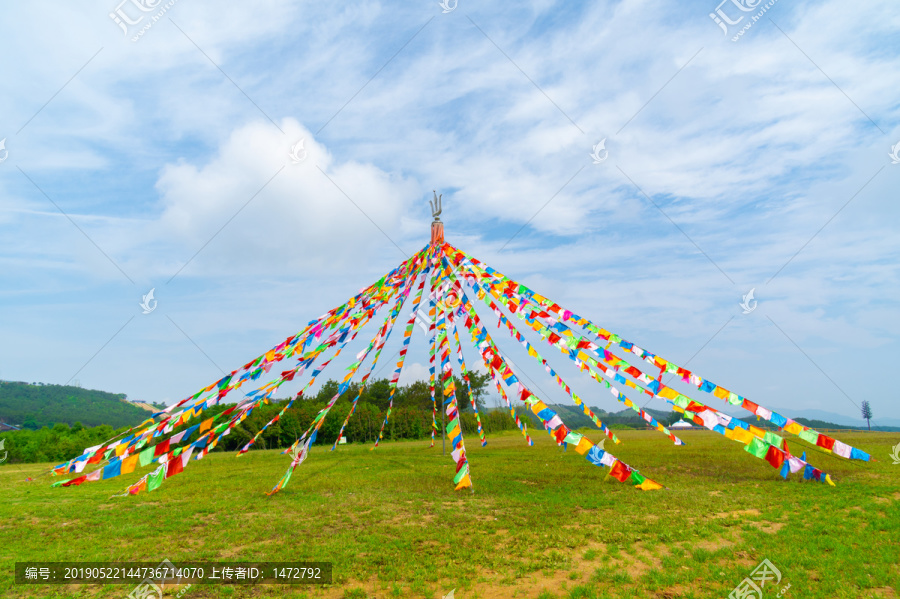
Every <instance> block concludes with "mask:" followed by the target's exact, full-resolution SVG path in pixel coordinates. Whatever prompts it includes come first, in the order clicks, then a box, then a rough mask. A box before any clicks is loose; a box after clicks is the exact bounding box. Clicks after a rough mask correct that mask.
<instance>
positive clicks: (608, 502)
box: [0, 431, 900, 599]
mask: <svg viewBox="0 0 900 599" xmlns="http://www.w3.org/2000/svg"><path fill="white" fill-rule="evenodd" d="M534 433H535V446H534V447H533V448H529V447H526V446H525V444H524V441H523V440H522V438H521V437H520V436H518V434H517V433H516V434H512V433H510V434H506V435H500V436H494V437H490V438H489V439H488V447H487V448H482V447H479V446H477V444H475V443H473V439H472V438H470V439H469V440H468V443H469V460H470V464H471V467H472V475H473V481H474V485H475V493H474V494H472V493H470V492H468V491H464V492H454V491H453V486H452V483H451V479H452V472H453V466H452V463H451V460H450V457H449V456H446V457H443V456H441V450H440V444H438V445H437V447H435V448H433V449H430V448H429V447H428V442H427V441H425V442H407V443H388V444H383V445H381V446H380V447H379V448H378V449H377V450H376V451H374V452H372V451H369V447H370V446H361V445H347V446H341V447H340V448H339V449H338V450H337V451H335V452H333V453H332V452H330V451H328V448H324V447H316V448H314V449H313V451H312V453H311V455H310V458H309V460H308V461H307V462H306V463H304V464H303V465H301V466H300V467H299V468H298V469H297V471H296V472H295V473H294V477H293V478H292V480H291V482H290V484H289V486H288V487H287V488H286V489H285V490H284V491H282V492H281V493H279V494H277V495H275V496H273V497H267V496H266V495H265V494H264V492H265V491H268V490H269V489H270V488H271V487H272V486H273V485H274V484H275V482H276V481H277V480H278V478H279V477H280V476H281V475H282V474H283V472H284V470H285V469H286V467H287V465H288V462H289V460H288V458H286V457H285V456H281V455H279V454H278V453H277V452H275V451H254V452H250V453H249V454H247V455H245V456H243V457H240V458H235V457H234V454H213V455H211V456H209V457H208V458H206V459H204V460H202V461H200V462H192V463H191V465H190V467H189V468H187V469H186V470H185V472H184V473H183V474H181V475H179V476H177V477H175V478H173V479H171V480H169V481H166V483H165V484H164V485H163V486H162V487H161V488H160V489H159V490H157V491H154V492H152V493H142V494H141V495H139V496H137V497H127V498H115V499H110V495H112V494H114V493H120V492H122V490H124V488H125V487H126V486H127V485H128V484H130V483H131V482H133V481H134V480H136V479H137V478H138V477H139V476H140V474H138V473H134V474H131V475H127V476H123V477H120V478H118V479H113V480H111V481H106V482H98V483H90V484H86V485H83V486H81V487H76V488H68V489H64V488H56V489H51V488H50V487H49V482H50V481H49V480H48V479H47V478H46V477H44V478H41V479H39V480H38V481H37V482H25V480H24V479H25V477H26V476H34V475H35V474H36V473H38V472H40V471H41V470H42V469H43V468H44V467H45V465H38V464H27V465H18V464H13V465H9V464H7V465H3V466H0V493H2V500H0V561H2V570H0V596H2V597H125V596H126V595H127V594H128V593H129V592H130V591H131V588H132V587H130V586H126V585H116V586H113V585H107V586H94V585H84V586H74V585H72V586H50V585H47V586H30V585H16V584H15V583H14V576H13V568H14V564H15V562H16V561H29V560H31V561H38V560H41V561H75V560H79V561H113V560H115V561H152V562H159V561H161V560H163V559H166V558H167V559H169V560H171V561H173V562H175V563H178V561H179V560H185V561H187V560H193V561H207V560H209V561H213V560H220V559H230V560H261V559H265V560H270V561H299V560H314V561H329V562H332V563H333V564H334V583H333V584H332V585H328V586H325V587H300V586H294V587H290V586H275V585H268V586H257V587H250V586H237V585H222V586H211V585H197V586H194V587H192V588H190V589H187V591H186V592H184V594H183V595H182V596H183V597H185V598H188V599H193V598H200V597H229V598H235V599H237V598H241V597H281V596H286V597H298V598H299V597H309V598H313V597H329V598H347V599H363V598H368V597H378V598H387V597H428V598H434V597H438V598H440V597H442V596H444V594H446V593H448V592H449V591H450V590H451V589H456V591H455V597H456V598H457V599H470V598H476V597H480V598H485V599H487V598H507V597H522V598H539V599H548V598H572V599H579V598H581V599H591V598H605V597H661V598H663V597H664V598H672V597H684V598H689V597H719V598H722V597H727V596H728V594H729V592H730V591H731V590H732V589H733V588H734V587H735V586H737V585H738V584H739V583H740V582H741V581H742V580H743V579H744V578H745V577H747V576H749V575H750V573H751V571H752V570H753V569H754V568H755V567H756V566H757V564H759V563H760V562H761V561H762V560H763V559H768V560H769V561H770V562H771V563H772V564H774V565H775V566H776V567H777V568H778V569H779V570H780V571H781V574H782V580H781V582H780V584H779V585H777V586H773V584H774V583H770V584H769V585H767V586H766V587H765V589H764V595H763V596H764V597H770V598H774V597H792V598H796V599H801V598H802V599H808V598H816V597H822V598H828V599H834V598H841V597H897V596H898V589H900V465H893V464H892V461H891V459H890V457H889V454H890V452H891V447H892V446H893V445H895V444H896V443H898V442H900V434H897V433H868V434H867V433H847V434H844V435H838V437H839V438H841V440H843V441H845V442H848V443H851V444H853V445H857V446H858V447H860V448H861V449H864V450H865V451H868V452H869V453H870V454H871V455H872V456H874V457H875V458H876V459H877V460H878V461H877V462H874V463H869V464H864V463H859V462H852V463H851V462H848V461H847V460H842V459H840V458H836V457H833V456H831V455H827V454H823V453H821V452H819V451H818V450H816V449H815V448H810V447H808V446H807V447H805V449H806V450H807V451H808V452H809V456H810V461H811V462H812V463H813V464H814V465H816V466H818V467H820V468H822V469H823V470H825V471H826V472H829V473H831V475H832V477H833V478H834V479H835V481H836V482H837V487H830V486H828V485H826V484H823V483H814V482H800V480H799V478H798V476H797V475H793V476H792V477H791V480H789V481H784V480H783V479H781V478H780V477H779V476H778V475H777V472H776V471H775V470H774V469H773V468H771V467H770V466H769V465H768V464H767V463H765V462H764V461H762V460H758V459H756V458H754V457H752V456H750V455H748V454H747V453H745V452H744V451H742V449H741V446H740V445H738V444H737V443H734V442H731V441H728V440H727V439H724V438H722V437H721V436H719V435H716V434H714V433H711V432H707V431H691V432H687V433H684V435H683V436H684V439H685V441H686V442H687V444H688V445H686V446H684V447H674V446H672V445H671V444H670V443H669V442H668V440H667V439H666V438H665V437H664V436H663V435H660V434H659V433H656V432H652V431H622V432H621V433H620V435H619V436H620V438H621V439H622V441H623V442H622V444H620V445H618V446H616V447H615V449H613V448H612V444H611V443H610V444H609V445H610V446H609V447H608V449H612V450H613V452H614V453H615V454H616V455H617V456H618V457H620V458H621V459H622V460H623V461H625V462H627V463H629V464H631V465H633V466H635V467H637V468H639V469H640V470H641V471H642V472H643V473H644V474H646V475H647V476H649V477H651V478H653V479H655V480H657V481H659V482H661V483H663V484H665V485H667V486H668V487H669V488H668V489H667V490H663V491H654V492H641V491H637V490H635V489H632V488H631V487H629V486H628V485H626V484H621V483H618V482H616V481H614V480H612V479H606V480H604V476H605V474H606V473H607V472H608V470H607V469H605V468H597V467H594V466H591V465H590V464H589V463H588V462H587V461H585V460H584V459H583V458H582V457H581V456H579V455H577V454H576V453H575V452H574V451H572V450H569V451H567V452H565V453H564V452H563V451H562V450H561V449H560V448H558V447H557V446H556V445H555V444H554V443H552V441H551V440H550V439H549V437H548V436H547V435H545V434H543V432H541V431H534ZM591 438H592V439H593V440H595V441H597V440H599V435H598V433H597V432H596V431H594V432H593V433H591ZM790 444H791V449H792V451H794V452H796V453H799V451H800V448H801V445H802V442H801V441H790ZM167 596H170V595H167ZM172 596H174V595H172ZM753 596H754V597H755V596H756V595H753Z"/></svg>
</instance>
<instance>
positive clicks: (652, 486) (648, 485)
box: [635, 478, 663, 491]
mask: <svg viewBox="0 0 900 599" xmlns="http://www.w3.org/2000/svg"><path fill="white" fill-rule="evenodd" d="M635 486H636V487H637V488H638V489H640V490H641V491H656V490H657V489H662V488H663V486H662V485H661V484H659V483H657V482H653V481H652V480H650V479H649V478H645V479H644V482H642V483H641V484H639V485H635Z"/></svg>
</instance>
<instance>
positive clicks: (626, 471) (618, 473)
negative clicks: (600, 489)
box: [609, 460, 631, 483]
mask: <svg viewBox="0 0 900 599" xmlns="http://www.w3.org/2000/svg"><path fill="white" fill-rule="evenodd" d="M609 475H610V476H612V477H613V478H614V479H616V480H617V481H619V482H620V483H624V482H625V481H626V480H628V477H629V476H631V469H630V468H629V467H628V466H626V465H625V464H623V463H622V462H620V461H619V460H616V462H615V463H614V464H613V465H612V468H610V469H609Z"/></svg>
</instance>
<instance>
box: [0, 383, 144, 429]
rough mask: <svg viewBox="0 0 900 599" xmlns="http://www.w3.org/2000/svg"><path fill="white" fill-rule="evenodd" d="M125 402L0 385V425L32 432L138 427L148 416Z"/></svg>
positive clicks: (96, 394) (101, 394)
mask: <svg viewBox="0 0 900 599" xmlns="http://www.w3.org/2000/svg"><path fill="white" fill-rule="evenodd" d="M124 399H125V394H124V393H107V392H106V391H96V390H94V389H82V388H81V387H71V386H67V385H44V384H34V385H32V384H29V383H20V382H11V381H0V422H5V423H7V424H13V425H16V426H18V427H22V428H28V429H32V430H35V429H39V428H41V427H44V426H48V427H51V428H52V427H53V425H54V424H58V423H65V424H69V425H73V424H75V423H76V422H80V423H81V424H82V425H84V426H99V425H101V424H108V425H109V426H111V427H113V428H118V427H121V426H133V425H135V424H139V423H141V422H142V421H144V420H146V419H147V417H148V416H149V415H150V413H149V412H147V411H146V410H143V409H141V408H139V407H137V406H134V405H131V404H130V403H127V402H125V401H122V400H124Z"/></svg>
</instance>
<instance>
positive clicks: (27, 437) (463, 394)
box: [0, 372, 524, 463]
mask: <svg viewBox="0 0 900 599" xmlns="http://www.w3.org/2000/svg"><path fill="white" fill-rule="evenodd" d="M469 378H470V382H471V389H472V397H473V398H474V399H475V403H476V405H477V406H478V409H479V413H480V417H481V424H482V427H483V430H484V431H485V432H486V433H492V432H497V431H501V430H509V429H515V428H516V424H515V421H514V419H513V417H512V416H511V415H510V413H509V411H508V410H505V409H502V410H501V409H488V408H487V407H486V406H485V403H484V399H485V398H486V396H487V385H488V383H489V382H490V378H489V376H488V375H487V374H482V373H478V372H473V373H470V374H469ZM455 383H456V392H457V402H458V405H459V409H460V425H461V427H462V430H463V433H464V434H471V433H473V432H475V431H476V427H477V423H476V419H475V412H474V410H473V409H472V407H471V403H470V400H469V390H468V387H467V386H466V383H465V381H462V380H459V379H456V380H455ZM339 386H340V384H339V383H338V382H337V381H335V380H329V381H327V382H326V383H324V384H323V385H322V387H321V388H320V389H319V390H318V392H317V393H316V394H315V395H310V396H309V397H301V398H300V399H297V400H296V401H294V403H293V405H292V406H291V407H290V408H289V409H288V410H287V411H286V412H285V413H284V415H282V416H281V418H280V419H279V420H278V422H276V423H274V424H273V425H272V426H270V427H269V428H267V429H266V430H265V431H264V432H263V434H262V435H260V437H259V439H257V441H256V443H255V444H254V448H255V449H274V448H283V447H287V446H289V445H290V444H291V443H293V442H294V441H295V440H296V439H298V438H299V437H300V436H301V435H302V434H303V433H304V432H305V431H306V430H307V429H308V428H309V426H310V424H311V423H312V422H313V419H314V418H315V417H316V415H317V414H318V413H319V411H320V410H321V409H322V408H324V407H325V406H326V405H327V403H328V402H329V401H330V400H331V399H332V397H334V395H335V394H336V393H337V392H338V389H339ZM358 393H359V385H358V383H353V384H351V385H350V387H349V388H348V389H347V390H346V391H345V392H344V393H343V394H341V396H340V397H339V398H338V400H337V402H336V403H335V405H334V406H333V407H332V408H331V411H330V412H329V413H328V415H327V416H326V418H325V420H324V422H323V423H322V426H321V428H320V429H319V432H318V435H317V439H316V443H317V444H323V445H324V444H328V445H331V444H333V443H334V442H335V440H336V439H337V436H338V432H339V431H340V428H341V425H342V424H343V423H344V419H345V418H346V417H347V414H348V413H349V411H350V408H351V406H352V402H353V399H354V398H356V396H357V394H358ZM435 394H436V399H437V413H436V414H435V419H436V420H437V426H438V430H437V433H436V438H440V435H441V399H442V393H441V390H440V388H438V389H436V392H435ZM392 399H393V405H392V408H391V414H390V419H389V421H388V424H387V426H386V427H385V428H384V439H385V440H401V439H425V438H427V437H430V436H431V430H432V401H431V393H430V391H429V386H428V383H427V382H425V381H416V382H414V383H412V384H410V385H406V386H402V387H400V386H398V387H397V390H396V391H395V393H394V396H393V398H391V395H390V381H389V380H388V379H378V380H375V381H370V382H369V384H368V385H367V387H366V388H365V389H364V390H363V393H362V395H361V396H360V399H359V401H358V403H357V406H356V411H355V412H354V414H353V416H352V417H351V418H350V420H349V422H348V423H347V426H346V428H345V429H344V435H343V436H344V437H345V438H346V439H347V442H348V443H371V442H374V441H375V439H376V438H377V437H378V433H379V431H380V430H381V427H382V423H384V420H385V415H386V413H387V409H388V406H389V404H391V400H392ZM287 401H288V400H287V399H281V400H273V401H272V402H271V403H270V404H263V405H261V406H259V407H257V408H256V409H254V410H253V412H252V413H251V414H250V415H249V416H248V417H247V418H246V419H245V420H244V421H243V422H241V423H240V424H239V425H237V426H235V427H234V428H233V429H232V431H231V433H230V434H228V435H227V436H225V437H223V438H222V439H221V440H220V442H219V444H218V445H217V447H216V450H217V451H235V450H237V449H240V448H241V447H243V446H244V445H245V444H246V443H247V442H248V441H250V439H252V438H253V437H254V435H256V433H258V432H259V431H260V430H261V429H262V428H263V426H265V425H266V423H268V422H269V421H270V420H271V419H272V418H273V417H275V416H276V415H277V414H278V413H279V412H280V411H281V410H282V409H283V408H284V407H285V403H286V402H287ZM230 407H231V404H224V405H219V406H214V407H212V408H209V409H207V410H205V411H204V413H203V416H202V418H201V419H206V418H209V417H210V416H214V415H216V414H219V413H221V412H223V411H225V410H227V409H229V408H230ZM146 414H148V415H149V413H146ZM521 414H522V415H524V411H522V412H521ZM520 417H522V416H520ZM201 419H195V421H197V422H199V421H200V420H201ZM190 424H195V422H194V421H192V422H191V423H190ZM181 428H185V426H182V427H181ZM127 430H128V427H121V428H118V429H114V428H113V427H112V426H110V425H108V424H104V425H100V426H94V427H85V426H83V425H82V424H81V423H80V422H76V423H75V424H74V425H73V426H71V427H70V426H69V425H68V424H62V423H59V424H55V425H53V426H52V427H47V426H44V427H42V428H40V429H38V430H21V431H9V432H5V433H0V440H3V442H4V444H5V448H4V449H5V451H8V452H9V454H8V460H7V461H8V462H9V463H15V462H57V463H60V462H64V461H66V460H70V459H72V458H74V457H76V456H78V455H81V453H82V452H83V451H84V449H85V448H87V447H91V446H93V445H97V444H100V443H102V442H103V441H105V440H107V439H109V438H111V437H112V436H114V435H116V434H118V433H124V432H126V431H127Z"/></svg>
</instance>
